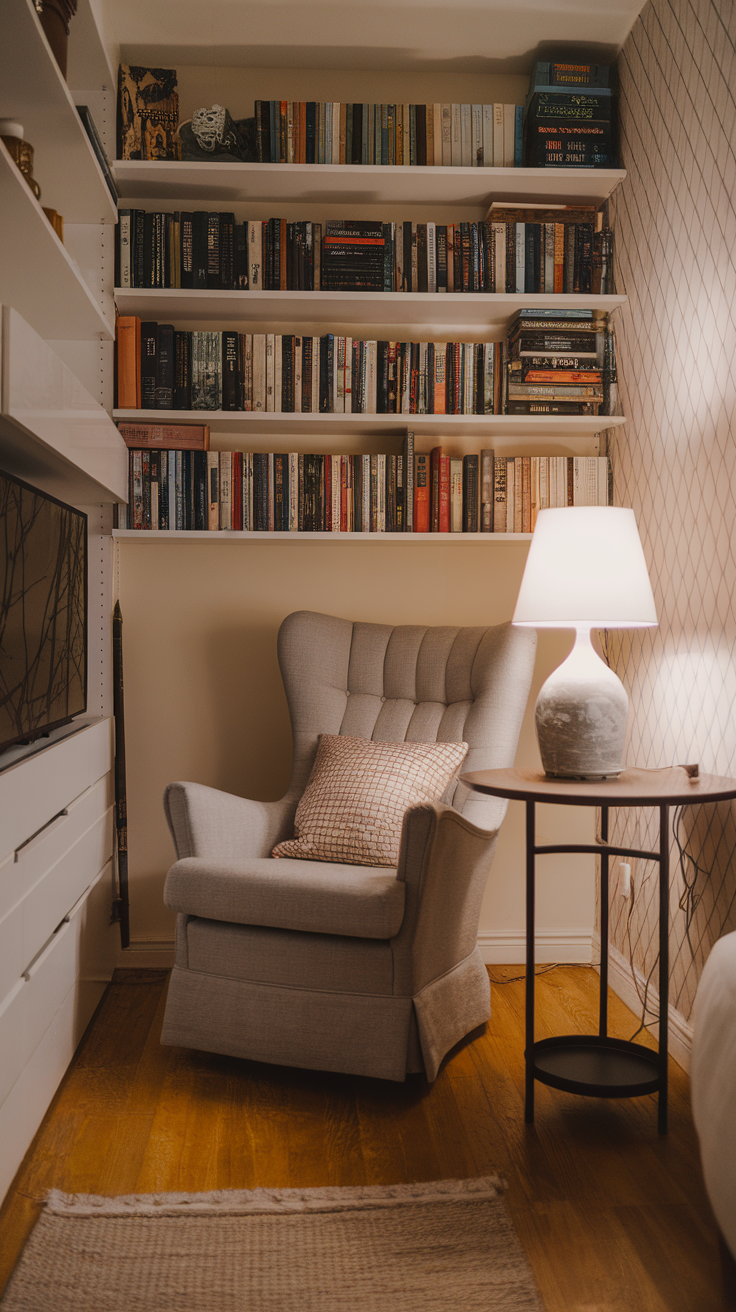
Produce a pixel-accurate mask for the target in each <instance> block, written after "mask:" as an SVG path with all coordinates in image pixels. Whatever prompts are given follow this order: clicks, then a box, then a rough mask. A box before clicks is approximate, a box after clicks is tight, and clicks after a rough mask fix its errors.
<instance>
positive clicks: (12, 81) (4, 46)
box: [0, 0, 117, 336]
mask: <svg viewBox="0 0 736 1312" xmlns="http://www.w3.org/2000/svg"><path fill="white" fill-rule="evenodd" d="M3 38H4V39H3V41H2V42H0V118H10V119H13V120H14V121H16V122H18V123H21V124H22V125H23V127H24V129H25V138H26V140H27V141H29V142H30V143H31V145H32V146H33V150H34V168H33V173H34V177H35V178H36V181H37V182H38V184H39V186H40V188H41V200H42V202H43V204H44V205H46V206H48V207H49V208H50V209H54V210H57V211H58V212H59V214H62V215H63V216H64V222H65V223H115V222H116V219H117V214H116V206H115V202H114V201H113V199H112V196H111V195H110V192H109V191H108V188H107V185H106V183H105V179H104V176H103V174H102V170H101V168H100V166H99V164H98V163H97V159H96V156H95V153H94V151H93V149H92V146H91V144H90V141H89V138H88V137H87V133H86V132H85V130H84V127H83V125H82V121H81V119H80V117H79V115H78V113H77V111H76V108H75V104H74V100H73V99H72V95H71V92H70V91H69V88H68V86H67V84H66V82H65V81H64V78H63V77H62V75H61V71H60V69H59V65H58V64H57V62H56V60H55V59H54V56H53V54H52V53H51V47H50V45H49V43H48V41H47V40H46V35H45V33H44V31H43V28H42V27H41V23H40V21H39V18H38V15H37V13H36V10H35V6H34V4H33V0H3ZM73 43H74V28H72V36H71V44H72V45H73ZM6 249H7V250H12V249H13V247H12V246H10V247H6ZM58 335H59V336H65V335H66V334H58Z"/></svg>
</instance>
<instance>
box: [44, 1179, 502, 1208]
mask: <svg viewBox="0 0 736 1312" xmlns="http://www.w3.org/2000/svg"><path fill="white" fill-rule="evenodd" d="M505 1188H506V1186H505V1183H504V1182H503V1181H502V1180H501V1179H500V1178H499V1177H498V1176H497V1175H484V1176H478V1177H477V1178H473V1179H467V1180H431V1181H426V1182H423V1181H419V1182H417V1183H414V1184H393V1185H358V1186H356V1187H348V1188H342V1187H339V1186H327V1187H325V1188H321V1189H218V1190H214V1191H213V1192H211V1193H201V1194H185V1193H165V1194H126V1195H123V1196H122V1197H118V1198H102V1197H100V1196H97V1195H95V1194H65V1193H62V1192H61V1190H59V1189H51V1190H50V1191H49V1193H48V1194H47V1196H46V1199H45V1206H46V1209H47V1211H49V1212H53V1213H54V1214H56V1215H59V1216H87V1217H88V1216H184V1215H194V1214H197V1215H206V1214H214V1213H217V1214H219V1215H223V1216H242V1215H247V1214H248V1213H264V1212H266V1213H267V1212H273V1213H279V1212H281V1213H289V1212H342V1211H350V1210H354V1209H360V1210H363V1209H369V1208H375V1207H402V1206H406V1205H407V1204H410V1203H442V1202H455V1201H457V1200H458V1199H462V1198H467V1199H472V1200H473V1201H477V1200H478V1199H489V1198H500V1197H501V1195H502V1194H503V1192H504V1191H505Z"/></svg>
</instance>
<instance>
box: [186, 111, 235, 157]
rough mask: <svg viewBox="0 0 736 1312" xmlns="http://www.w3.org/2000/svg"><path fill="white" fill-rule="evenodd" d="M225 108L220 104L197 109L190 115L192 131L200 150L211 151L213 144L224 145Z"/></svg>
mask: <svg viewBox="0 0 736 1312" xmlns="http://www.w3.org/2000/svg"><path fill="white" fill-rule="evenodd" d="M226 118H227V110H226V109H225V108H224V107H223V106H222V105H213V106H212V108H211V109H198V110H196V112H195V113H194V114H193V115H192V132H193V133H194V135H195V137H196V138H197V141H198V143H199V145H200V146H201V147H202V150H206V151H209V152H210V153H212V152H213V151H214V149H215V146H218V145H220V146H225V145H227V144H228V143H227V142H226V141H225V120H226Z"/></svg>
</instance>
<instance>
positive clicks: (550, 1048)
mask: <svg viewBox="0 0 736 1312" xmlns="http://www.w3.org/2000/svg"><path fill="white" fill-rule="evenodd" d="M533 1068H534V1078H535V1080H539V1081H540V1083H542V1084H549V1085H551V1086H552V1088H553V1089H562V1090H564V1091H565V1092H567V1093H581V1094H587V1095H588V1096H589V1097H592V1098H639V1097H641V1096H642V1094H645V1093H656V1092H657V1090H658V1089H659V1087H660V1080H659V1056H658V1054H657V1053H656V1052H653V1051H652V1050H651V1049H650V1048H645V1047H643V1046H642V1044H640V1043H631V1042H630V1041H629V1040H627V1039H610V1038H601V1037H600V1036H599V1035H597V1034H567V1035H559V1036H556V1037H555V1038H553V1039H540V1040H539V1042H538V1043H535V1044H534V1060H533Z"/></svg>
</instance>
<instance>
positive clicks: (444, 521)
mask: <svg viewBox="0 0 736 1312" xmlns="http://www.w3.org/2000/svg"><path fill="white" fill-rule="evenodd" d="M438 519H439V523H438V532H440V533H449V532H450V457H449V456H445V455H441V456H440V459H439V516H438Z"/></svg>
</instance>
